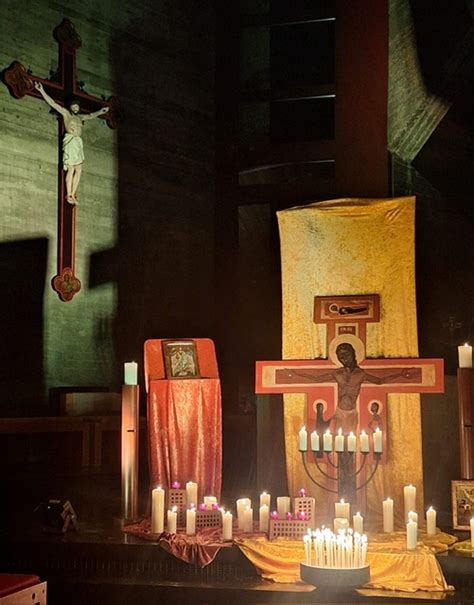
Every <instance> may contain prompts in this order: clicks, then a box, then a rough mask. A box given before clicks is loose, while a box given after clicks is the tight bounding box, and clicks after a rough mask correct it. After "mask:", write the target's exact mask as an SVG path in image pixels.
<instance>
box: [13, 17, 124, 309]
mask: <svg viewBox="0 0 474 605" xmlns="http://www.w3.org/2000/svg"><path fill="white" fill-rule="evenodd" d="M54 37H55V39H56V41H57V43H58V46H59V64H58V69H57V71H56V72H55V73H54V74H52V76H51V78H50V79H44V78H40V77H38V76H35V75H33V74H31V73H30V72H29V71H28V70H27V69H26V68H25V67H24V66H23V65H22V64H21V63H19V62H18V61H14V62H13V63H12V64H11V65H10V67H8V68H7V69H6V70H4V72H3V74H2V78H3V81H4V82H5V84H6V85H7V86H8V89H9V91H10V93H11V94H12V96H14V97H15V98H17V99H21V98H23V97H24V96H25V95H29V96H32V97H37V98H41V99H43V100H44V101H46V103H47V104H48V105H49V106H50V107H51V108H52V109H53V110H54V111H55V112H56V113H57V115H58V117H59V120H58V248H57V251H58V262H57V275H55V276H54V277H53V279H52V280H51V283H52V287H53V289H54V290H55V291H56V292H57V293H58V295H59V298H60V299H61V300H62V301H64V302H69V301H70V300H72V298H73V297H74V295H75V294H76V293H77V292H79V290H80V288H81V282H80V280H79V278H78V277H77V276H76V274H75V247H76V212H77V203H78V197H79V196H78V187H79V182H80V179H81V173H82V166H83V163H84V149H83V143H82V128H83V125H84V123H85V122H86V121H88V120H91V119H93V118H103V119H105V121H106V122H107V124H108V126H109V127H110V128H116V127H117V125H118V123H119V121H120V120H121V110H120V105H119V102H118V99H117V97H110V98H109V99H107V100H105V99H100V98H98V97H94V96H91V95H89V94H87V93H86V92H85V91H84V90H83V88H82V85H80V84H79V83H78V81H77V71H76V52H77V50H78V49H79V48H80V47H81V45H82V41H81V38H80V37H79V34H78V33H77V31H76V29H75V27H74V25H73V24H72V23H71V21H69V19H63V21H62V22H61V24H60V25H59V26H58V27H56V28H55V30H54Z"/></svg>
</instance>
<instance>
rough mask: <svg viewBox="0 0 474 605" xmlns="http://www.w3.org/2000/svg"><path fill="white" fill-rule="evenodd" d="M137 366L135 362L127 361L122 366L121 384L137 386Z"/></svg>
mask: <svg viewBox="0 0 474 605" xmlns="http://www.w3.org/2000/svg"><path fill="white" fill-rule="evenodd" d="M137 373H138V364H137V363H136V362H135V361H127V362H126V363H124V364H123V383H124V384H132V385H133V384H137Z"/></svg>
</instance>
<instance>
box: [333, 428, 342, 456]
mask: <svg viewBox="0 0 474 605" xmlns="http://www.w3.org/2000/svg"><path fill="white" fill-rule="evenodd" d="M334 446H335V447H334V449H335V450H336V452H343V451H344V435H343V434H342V429H339V431H338V432H337V435H336V438H335V439H334Z"/></svg>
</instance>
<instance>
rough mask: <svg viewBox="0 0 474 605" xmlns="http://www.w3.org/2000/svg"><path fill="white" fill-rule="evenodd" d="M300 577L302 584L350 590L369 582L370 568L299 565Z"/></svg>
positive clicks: (367, 566)
mask: <svg viewBox="0 0 474 605" xmlns="http://www.w3.org/2000/svg"><path fill="white" fill-rule="evenodd" d="M300 576H301V579H302V580H303V581H304V582H307V583H308V584H312V585H313V586H317V587H318V588H325V589H330V590H350V589H351V588H358V587H359V586H363V585H364V584H367V582H370V566H369V565H366V566H365V567H354V568H338V567H315V566H314V565H307V564H306V563H301V564H300Z"/></svg>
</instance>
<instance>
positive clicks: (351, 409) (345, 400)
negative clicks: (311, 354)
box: [276, 342, 420, 435]
mask: <svg viewBox="0 0 474 605" xmlns="http://www.w3.org/2000/svg"><path fill="white" fill-rule="evenodd" d="M336 357H337V359H338V360H339V362H340V363H341V365H342V367H340V368H336V369H334V370H332V371H330V372H325V373H323V374H318V373H316V372H314V371H313V372H311V369H309V368H308V369H307V370H304V371H303V370H300V369H291V368H285V369H282V370H277V371H276V382H277V383H278V382H280V380H283V382H286V381H287V379H291V378H294V377H298V378H299V379H303V381H304V382H309V383H313V384H316V383H323V382H326V383H327V382H336V383H337V403H336V409H335V412H334V415H333V416H332V418H330V419H326V420H327V421H329V422H330V425H331V428H332V429H333V430H338V429H341V430H342V432H343V434H345V435H347V434H349V433H350V432H353V433H355V432H356V430H357V427H358V424H359V414H358V410H357V398H358V397H359V394H360V389H361V386H362V383H364V382H369V383H372V384H376V385H382V384H387V383H390V382H394V381H396V380H398V379H400V378H405V379H410V378H418V379H419V376H420V371H419V369H416V368H402V369H401V370H400V371H397V372H394V373H393V374H389V375H388V376H375V375H374V374H369V373H368V372H366V371H365V370H363V369H362V368H361V367H359V365H358V363H357V357H356V352H355V349H354V347H353V346H352V345H351V344H350V343H349V342H341V343H340V344H339V345H338V346H337V348H336Z"/></svg>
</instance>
